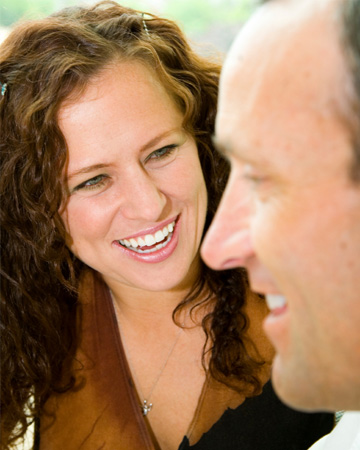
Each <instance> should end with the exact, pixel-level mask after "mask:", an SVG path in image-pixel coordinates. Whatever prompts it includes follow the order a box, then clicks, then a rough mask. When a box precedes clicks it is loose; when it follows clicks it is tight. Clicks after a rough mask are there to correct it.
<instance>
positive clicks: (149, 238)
mask: <svg viewBox="0 0 360 450" xmlns="http://www.w3.org/2000/svg"><path fill="white" fill-rule="evenodd" d="M174 227H175V221H174V222H171V223H169V225H166V227H164V228H163V229H162V230H158V231H157V232H156V233H154V234H147V235H145V236H143V237H138V238H131V239H129V240H128V239H120V241H119V242H120V244H121V245H124V246H125V247H127V248H129V249H130V250H134V251H136V252H138V253H150V252H154V251H156V250H159V249H160V248H163V247H165V245H166V244H167V243H168V242H170V240H171V237H172V234H171V233H172V232H173V231H174ZM167 237H168V239H166V238H167ZM164 239H166V240H165V242H163V241H164ZM157 243H158V245H156V247H154V248H152V249H144V250H142V249H141V247H151V246H153V245H155V244H157Z"/></svg>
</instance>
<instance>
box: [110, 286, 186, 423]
mask: <svg viewBox="0 0 360 450" xmlns="http://www.w3.org/2000/svg"><path fill="white" fill-rule="evenodd" d="M110 296H111V299H112V302H113V305H114V309H115V315H116V318H117V322H118V327H119V333H120V336H121V340H122V343H123V346H124V350H125V354H126V355H127V360H128V363H129V367H130V370H131V372H132V374H133V377H134V380H135V381H136V384H137V386H138V390H139V394H140V398H142V399H143V401H142V403H141V404H140V408H141V411H142V414H143V416H147V415H148V413H149V412H150V411H151V410H152V407H153V404H152V403H151V402H150V399H151V395H152V393H153V392H154V389H155V388H156V386H157V384H158V382H159V380H160V377H161V375H162V373H163V372H164V370H165V367H166V366H167V363H168V361H169V359H170V357H171V355H172V353H173V351H174V349H175V346H176V344H177V343H178V341H179V338H180V335H181V332H182V331H183V328H182V326H181V327H180V329H179V332H178V333H177V335H176V337H175V340H174V342H173V344H172V346H171V347H170V349H169V352H168V354H167V356H166V358H165V361H164V363H163V365H162V366H161V369H160V370H159V372H158V374H157V376H156V378H155V381H154V382H153V384H152V386H151V389H150V392H149V394H148V395H147V396H145V395H143V393H142V391H141V388H140V383H139V380H138V379H137V377H136V374H135V370H134V368H133V366H132V364H131V358H130V352H129V349H128V348H127V346H126V343H125V337H124V332H122V333H121V322H120V314H119V309H118V306H117V303H116V302H115V301H114V297H113V295H112V292H111V291H110Z"/></svg>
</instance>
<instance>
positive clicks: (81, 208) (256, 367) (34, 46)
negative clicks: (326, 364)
mask: <svg viewBox="0 0 360 450" xmlns="http://www.w3.org/2000/svg"><path fill="white" fill-rule="evenodd" d="M0 73H1V75H0V76H1V78H0V81H1V83H2V99H1V121H2V122H1V129H2V135H3V139H2V143H1V149H2V181H1V193H2V204H3V214H2V220H3V225H2V226H3V236H2V239H3V244H2V245H3V267H2V270H3V298H4V302H3V304H2V308H3V314H2V318H3V330H4V331H3V333H4V334H3V347H4V348H3V352H2V355H3V358H2V363H3V370H2V373H3V382H2V389H3V391H2V402H3V416H2V439H3V445H4V448H7V447H8V446H9V445H10V444H11V443H12V442H14V440H15V439H16V437H18V436H22V435H23V434H24V432H25V431H26V428H27V426H28V424H29V423H30V422H31V421H32V420H34V419H35V421H36V442H35V447H37V448H40V449H42V450H43V449H45V450H50V449H61V450H63V449H79V448H81V449H98V448H102V449H105V448H108V449H120V450H132V449H163V450H164V449H166V450H167V449H169V450H172V449H178V448H179V449H187V448H193V449H205V448H206V449H208V450H209V449H212V448H215V449H236V448H239V449H240V448H241V449H255V448H256V449H259V448H266V449H284V448H293V449H305V448H307V447H308V446H309V445H310V444H311V443H312V442H314V441H315V440H317V439H318V438H319V437H320V436H322V435H323V434H325V433H327V432H328V431H330V429H331V427H332V416H331V415H329V414H312V415H309V414H302V413H298V412H294V411H292V410H290V409H288V408H286V407H285V406H284V405H282V404H281V403H280V402H279V401H278V400H277V399H276V397H275V396H274V394H273V391H272V389H271V384H270V382H268V380H269V377H270V367H271V359H272V356H273V351H272V348H271V346H270V344H269V343H268V341H267V340H266V338H265V337H264V335H263V334H262V331H261V321H262V318H263V317H264V315H265V314H266V307H265V305H264V302H263V300H262V299H261V298H259V297H258V296H256V295H255V294H252V293H250V292H249V290H248V287H247V282H246V278H245V275H244V273H242V272H240V271H228V272H223V273H215V272H212V271H211V270H209V269H208V268H206V267H205V266H204V265H203V264H202V262H201V261H200V258H199V246H200V242H201V239H202V236H203V233H204V230H206V228H207V226H208V224H209V222H210V221H211V219H212V217H213V214H214V211H215V208H216V206H217V204H218V201H219V197H220V195H221V193H222V191H223V188H224V183H225V182H226V178H227V175H228V165H227V163H226V162H225V161H224V160H223V159H221V157H220V156H219V155H218V154H217V153H216V152H215V151H214V149H213V146H212V143H211V135H212V133H213V126H214V117H215V111H216V96H217V83H218V75H219V67H218V65H217V64H214V63H210V62H209V61H206V60H204V59H202V58H200V57H199V56H197V55H195V54H194V53H193V52H192V50H191V49H190V47H189V45H188V44H187V42H186V40H185V38H184V36H183V34H182V33H181V31H180V30H179V29H178V27H177V26H176V25H175V24H174V23H173V22H171V21H168V20H164V19H160V18H157V17H155V16H149V15H147V16H145V17H144V15H142V14H140V13H138V12H135V11H133V10H131V9H128V8H123V7H121V6H119V5H117V4H116V3H113V2H106V3H101V4H99V5H96V6H94V7H92V8H74V9H67V10H64V11H62V12H60V13H58V14H56V15H54V16H52V17H49V18H47V19H44V20H40V21H37V22H31V23H25V24H23V25H19V26H18V27H17V28H16V29H15V30H14V31H13V32H12V34H11V35H10V37H9V38H8V39H7V40H6V42H5V43H4V44H3V47H2V49H1V59H0Z"/></svg>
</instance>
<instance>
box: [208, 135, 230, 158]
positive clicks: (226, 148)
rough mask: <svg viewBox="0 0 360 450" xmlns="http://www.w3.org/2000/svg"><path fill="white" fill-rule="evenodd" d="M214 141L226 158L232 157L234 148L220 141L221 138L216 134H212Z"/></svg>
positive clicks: (217, 148)
mask: <svg viewBox="0 0 360 450" xmlns="http://www.w3.org/2000/svg"><path fill="white" fill-rule="evenodd" d="M212 142H213V144H214V146H215V148H216V150H217V151H218V152H219V153H221V155H222V156H223V157H224V158H229V157H230V155H231V154H232V150H231V148H230V146H227V145H224V144H223V143H222V142H220V141H219V139H218V138H217V136H215V135H213V136H212Z"/></svg>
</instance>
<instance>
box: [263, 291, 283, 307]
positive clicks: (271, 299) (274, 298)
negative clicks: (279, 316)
mask: <svg viewBox="0 0 360 450" xmlns="http://www.w3.org/2000/svg"><path fill="white" fill-rule="evenodd" d="M265 297H266V303H267V305H268V308H269V309H270V310H271V311H273V310H275V309H278V308H283V307H284V306H285V305H286V298H285V297H284V296H282V295H274V294H266V296H265Z"/></svg>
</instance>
